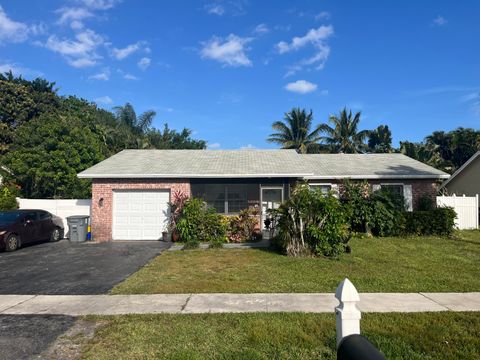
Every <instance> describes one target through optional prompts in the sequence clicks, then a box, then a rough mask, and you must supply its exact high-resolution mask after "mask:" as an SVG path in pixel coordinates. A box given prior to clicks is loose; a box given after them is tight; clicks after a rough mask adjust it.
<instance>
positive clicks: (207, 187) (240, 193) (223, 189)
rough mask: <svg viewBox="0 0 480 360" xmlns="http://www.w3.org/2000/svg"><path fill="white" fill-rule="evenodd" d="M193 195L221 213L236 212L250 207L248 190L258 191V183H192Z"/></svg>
mask: <svg viewBox="0 0 480 360" xmlns="http://www.w3.org/2000/svg"><path fill="white" fill-rule="evenodd" d="M191 188H192V195H193V196H194V197H198V198H201V199H203V200H204V201H205V202H206V203H207V204H208V205H209V206H211V207H213V208H214V209H215V210H216V211H217V213H220V214H236V213H239V212H240V211H241V210H243V209H246V208H248V191H249V190H250V192H253V193H257V192H258V185H257V184H205V183H203V184H202V183H198V184H195V183H192V184H191Z"/></svg>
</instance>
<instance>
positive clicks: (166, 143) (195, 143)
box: [147, 124, 207, 150]
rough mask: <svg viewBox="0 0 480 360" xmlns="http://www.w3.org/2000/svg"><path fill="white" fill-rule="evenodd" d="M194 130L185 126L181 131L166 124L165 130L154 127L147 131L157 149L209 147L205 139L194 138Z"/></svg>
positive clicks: (149, 139) (150, 140)
mask: <svg viewBox="0 0 480 360" xmlns="http://www.w3.org/2000/svg"><path fill="white" fill-rule="evenodd" d="M191 135H192V130H190V129H186V128H184V129H183V130H182V131H181V132H178V131H176V130H174V129H170V128H169V127H168V124H165V126H164V128H163V132H162V131H161V130H157V129H152V130H150V131H149V132H148V133H147V137H148V141H149V143H150V144H151V146H152V147H153V148H155V149H198V150H202V149H205V148H206V147H207V143H206V141H204V140H195V139H192V137H191Z"/></svg>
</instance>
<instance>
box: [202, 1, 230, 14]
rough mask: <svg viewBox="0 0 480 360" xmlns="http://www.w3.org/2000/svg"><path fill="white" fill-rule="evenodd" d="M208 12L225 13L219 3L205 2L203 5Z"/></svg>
mask: <svg viewBox="0 0 480 360" xmlns="http://www.w3.org/2000/svg"><path fill="white" fill-rule="evenodd" d="M204 8H205V10H206V11H207V13H208V14H213V15H218V16H222V15H223V14H225V8H224V7H223V6H222V5H220V4H207V5H205V6H204Z"/></svg>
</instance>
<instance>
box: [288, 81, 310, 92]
mask: <svg viewBox="0 0 480 360" xmlns="http://www.w3.org/2000/svg"><path fill="white" fill-rule="evenodd" d="M316 89H317V85H316V84H314V83H311V82H309V81H306V80H297V81H294V82H291V83H288V84H287V85H285V90H288V91H291V92H295V93H299V94H308V93H311V92H313V91H315V90H316Z"/></svg>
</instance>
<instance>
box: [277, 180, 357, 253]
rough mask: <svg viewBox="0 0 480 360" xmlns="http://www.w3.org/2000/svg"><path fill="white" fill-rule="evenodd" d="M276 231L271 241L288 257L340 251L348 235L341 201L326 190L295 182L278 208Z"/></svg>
mask: <svg viewBox="0 0 480 360" xmlns="http://www.w3.org/2000/svg"><path fill="white" fill-rule="evenodd" d="M276 217H277V218H278V225H277V228H278V233H277V235H276V237H275V239H274V243H275V244H277V245H279V246H280V247H281V248H283V250H284V251H285V252H286V254H287V255H290V256H305V255H310V254H313V255H324V256H329V257H335V256H338V255H339V254H340V253H342V252H343V251H344V250H345V248H346V244H347V242H348V240H349V239H350V234H349V231H348V225H347V222H346V218H345V216H344V212H343V209H342V205H341V203H340V201H339V200H338V199H337V198H336V197H335V196H333V194H331V193H329V194H327V195H325V194H323V193H322V192H321V191H320V190H313V191H312V190H310V187H309V186H308V184H305V183H302V184H298V185H297V186H296V187H295V188H294V189H293V191H292V194H291V197H290V198H289V199H288V200H287V201H285V202H284V203H283V204H282V205H281V206H280V207H279V208H278V209H277V210H276Z"/></svg>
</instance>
